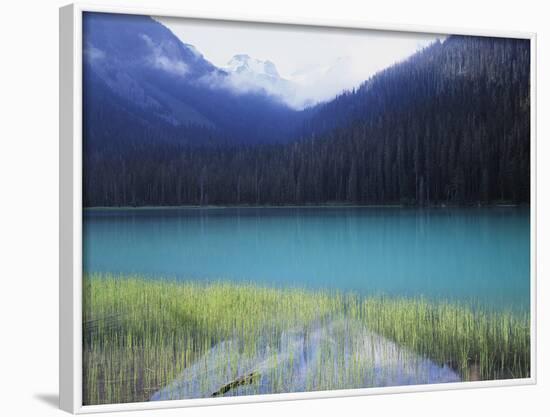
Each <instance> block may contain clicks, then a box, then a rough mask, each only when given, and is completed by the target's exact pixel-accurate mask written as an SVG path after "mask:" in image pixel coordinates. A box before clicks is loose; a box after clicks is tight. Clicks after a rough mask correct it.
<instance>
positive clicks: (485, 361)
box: [83, 275, 530, 404]
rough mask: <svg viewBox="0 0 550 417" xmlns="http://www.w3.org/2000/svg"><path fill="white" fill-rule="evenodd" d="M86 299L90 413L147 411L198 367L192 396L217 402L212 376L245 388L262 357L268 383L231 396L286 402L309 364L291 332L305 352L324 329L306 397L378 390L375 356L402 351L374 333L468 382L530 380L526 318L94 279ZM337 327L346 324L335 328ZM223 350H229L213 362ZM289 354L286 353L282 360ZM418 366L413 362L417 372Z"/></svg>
mask: <svg viewBox="0 0 550 417" xmlns="http://www.w3.org/2000/svg"><path fill="white" fill-rule="evenodd" d="M83 300H84V302H83V381H84V384H83V385H84V386H83V398H84V404H106V403H123V402H136V401H147V400H149V399H150V398H151V396H152V395H153V393H155V392H157V391H158V390H160V389H162V388H163V387H166V386H167V385H169V384H170V383H172V382H173V381H174V380H176V379H177V378H178V377H179V376H180V375H181V374H182V372H183V371H184V370H185V369H189V368H190V367H191V366H192V365H193V364H194V366H197V364H198V365H200V368H199V369H200V372H199V373H198V374H197V377H196V381H193V384H194V385H193V387H194V391H193V393H194V394H193V395H195V396H196V395H197V392H199V393H200V396H209V395H212V394H213V393H215V392H216V391H217V389H214V388H212V386H211V380H212V373H213V372H214V373H215V376H216V378H218V379H219V380H222V381H225V382H226V383H230V382H231V381H238V379H239V378H241V377H242V376H243V371H244V372H246V373H248V372H251V371H255V370H254V369H250V366H251V364H253V363H254V360H255V358H258V357H262V358H264V359H263V364H262V367H263V369H264V372H265V373H267V374H268V377H269V378H264V377H263V378H259V377H256V376H255V377H254V378H250V380H249V381H248V380H247V385H245V386H242V387H239V389H237V390H234V392H232V391H230V392H229V393H228V394H229V395H236V394H254V393H259V392H266V390H267V392H288V390H291V389H293V387H291V386H288V377H287V376H288V375H292V373H296V372H298V370H297V369H296V368H297V367H296V366H294V365H295V363H297V361H298V359H299V358H295V357H294V355H295V353H294V351H293V350H292V349H290V348H289V346H292V343H294V344H295V343H296V340H297V337H292V334H293V332H294V334H299V340H302V338H303V340H304V343H305V341H306V340H307V339H308V338H313V337H315V334H317V333H315V330H314V329H319V328H321V329H325V328H329V327H330V330H327V332H328V333H327V334H328V335H329V337H324V338H322V339H319V340H321V342H320V343H319V349H317V350H316V351H315V358H311V363H314V364H315V365H316V366H313V367H312V368H311V370H309V369H308V370H307V374H306V376H305V380H306V382H305V386H304V387H303V389H304V390H319V389H338V388H359V387H366V386H373V385H372V384H375V383H379V381H380V379H379V376H376V375H374V369H375V366H374V365H375V364H373V363H372V355H369V354H368V352H369V349H370V350H372V353H373V354H374V353H375V352H374V350H375V349H378V350H380V349H382V350H383V351H382V357H383V358H384V357H387V358H388V360H390V359H392V358H394V357H395V352H393V351H389V350H388V349H390V348H388V346H387V344H380V343H379V342H378V339H377V338H375V337H374V336H369V337H370V339H369V340H370V341H366V338H365V335H366V334H371V333H373V332H374V333H375V334H377V335H381V336H384V337H385V338H387V339H389V340H391V341H393V342H395V343H396V344H397V345H398V346H404V347H406V348H407V349H408V350H410V351H411V352H414V353H415V355H417V354H418V355H421V356H422V357H427V358H430V359H431V360H433V361H435V362H436V363H438V364H440V365H444V364H447V365H449V366H451V367H452V368H453V369H455V370H456V371H457V372H458V373H459V374H460V376H461V377H462V378H463V379H464V380H474V379H496V378H511V377H513V378H521V377H527V376H529V363H530V361H529V352H530V344H529V341H530V337H529V317H528V315H527V314H519V313H509V312H493V313H489V312H484V311H482V310H479V309H474V308H472V307H468V306H464V305H455V304H450V303H430V302H428V301H426V300H422V299H404V298H403V299H398V298H384V297H367V298H363V297H359V296H357V295H353V294H346V295H344V294H341V293H337V292H335V293H329V292H326V291H307V290H303V289H297V288H295V289H274V288H264V287H260V286H257V285H254V284H232V283H227V282H213V283H196V282H175V281H174V282H169V281H153V280H147V279H143V278H140V277H127V276H111V275H86V276H85V277H84V297H83ZM335 318H338V321H337V323H339V324H338V325H333V324H331V323H335ZM296 329H299V333H296V331H297V330H296ZM369 332H370V333H369ZM367 342H368V343H367ZM224 343H225V345H223V344H224ZM377 343H378V344H377ZM220 346H226V348H225V349H224V350H223V352H222V353H221V354H219V355H217V356H213V355H212V351H213V349H215V348H216V347H218V348H219V347H220ZM266 347H267V350H266ZM384 349H385V350H384ZM393 350H395V349H393ZM266 351H269V352H270V353H269V354H265V352H266ZM281 352H287V354H286V356H285V357H284V358H283V357H281ZM365 352H367V354H365ZM378 353H379V354H380V352H378ZM209 358H210V359H209ZM403 360H405V361H406V360H408V359H407V358H404V359H403ZM414 360H415V359H414V358H413V356H412V355H411V357H410V366H411V367H414V366H415V364H414V363H413V362H414ZM212 361H214V362H212ZM246 373H245V375H246ZM376 378H378V379H376ZM266 380H268V381H269V386H267V387H266V386H265V384H266ZM427 382H429V379H427ZM262 384H264V385H262ZM218 388H221V387H218Z"/></svg>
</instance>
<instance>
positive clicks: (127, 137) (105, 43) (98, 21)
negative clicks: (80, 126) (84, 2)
mask: <svg viewBox="0 0 550 417" xmlns="http://www.w3.org/2000/svg"><path fill="white" fill-rule="evenodd" d="M83 41H84V45H83V63H84V65H83V70H84V73H83V82H84V103H83V105H84V119H85V120H84V133H85V135H84V136H85V139H86V140H85V142H86V144H89V145H90V147H89V148H88V149H89V151H90V152H94V151H95V150H96V149H97V148H98V147H100V146H110V147H113V146H114V147H116V146H119V147H128V146H138V145H142V144H150V143H156V142H168V143H173V144H187V145H194V146H203V145H211V144H221V143H233V144H237V143H239V144H246V143H267V142H280V141H287V140H289V138H291V137H294V132H295V130H296V126H297V123H298V121H297V120H298V119H297V116H296V112H295V111H294V110H293V109H291V108H289V107H288V106H287V105H286V104H284V103H283V102H281V100H279V99H278V98H275V97H273V96H272V95H271V94H270V93H269V92H268V91H264V90H261V89H250V90H248V91H242V90H240V91H237V90H236V89H234V88H231V86H232V83H233V77H232V76H231V74H229V73H228V72H227V71H225V70H223V69H220V68H217V67H216V66H214V65H213V64H211V63H210V62H209V61H207V60H206V59H205V58H204V57H203V56H202V54H200V52H198V51H197V50H196V49H195V48H194V47H193V46H192V45H189V44H185V43H183V42H181V41H180V40H179V39H178V38H177V37H176V36H175V35H173V34H172V32H171V31H170V30H168V29H167V28H166V27H164V26H163V25H162V24H160V23H159V22H157V21H155V20H154V19H152V18H150V17H146V16H138V15H118V14H103V13H88V12H87V13H85V14H84V21H83Z"/></svg>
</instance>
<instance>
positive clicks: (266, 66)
mask: <svg viewBox="0 0 550 417" xmlns="http://www.w3.org/2000/svg"><path fill="white" fill-rule="evenodd" d="M225 70H226V71H228V72H233V73H239V74H246V73H248V74H254V75H260V76H266V77H273V78H280V76H279V72H278V71H277V68H276V67H275V64H274V63H273V62H271V61H269V60H265V61H261V60H259V59H256V58H252V57H250V56H249V55H247V54H238V55H235V56H233V58H231V60H230V61H229V62H228V63H227V66H226V67H225Z"/></svg>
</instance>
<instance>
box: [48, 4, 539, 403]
mask: <svg viewBox="0 0 550 417" xmlns="http://www.w3.org/2000/svg"><path fill="white" fill-rule="evenodd" d="M84 12H105V13H124V14H139V15H150V16H167V17H183V18H194V19H207V20H229V21H237V22H243V23H245V22H254V23H275V24H292V25H305V26H322V27H326V26H328V27H338V28H354V29H370V30H373V29H374V30H384V31H402V32H422V33H449V34H459V35H474V36H493V37H512V38H521V39H528V40H529V41H530V45H531V75H530V77H531V184H530V187H531V206H530V211H531V217H530V221H531V223H530V227H531V237H530V239H531V253H530V256H531V281H530V282H531V286H530V289H531V290H530V291H531V305H530V312H531V322H530V324H531V376H530V377H529V378H524V379H509V380H495V381H483V382H458V383H446V384H439V385H438V384H430V385H412V386H398V387H384V388H365V389H353V390H338V391H317V392H300V393H286V394H269V395H255V396H239V397H230V398H211V399H190V400H173V401H159V402H142V403H124V404H109V405H89V406H83V405H82V210H83V205H82V128H81V126H82V15H83V13H84ZM59 25H60V26H59V27H60V29H59V48H60V60H59V66H60V74H59V75H60V78H59V81H60V84H59V85H60V87H59V88H60V90H59V94H60V108H59V115H60V119H59V125H60V148H59V157H60V174H59V175H60V178H59V186H60V199H59V206H60V211H59V216H60V217H59V224H60V230H59V236H60V259H59V265H60V278H59V297H60V305H59V329H60V339H59V346H60V352H59V363H60V369H59V391H60V392H59V394H60V408H62V409H63V410H65V411H68V412H70V413H75V414H84V413H95V412H109V411H130V410H145V409H162V408H176V407H197V406H211V405H222V404H237V403H256V402H265V401H289V400H302V399H318V398H327V397H348V396H362V395H378V394H390V393H391V394H394V393H405V392H420V391H439V390H454V389H466V388H485V387H502V386H517V385H530V384H535V383H536V381H537V366H536V365H537V363H536V358H537V352H536V346H537V343H536V252H537V248H536V224H537V221H536V219H537V217H536V216H537V210H536V157H535V155H536V39H537V38H536V34H534V33H525V32H500V31H486V30H463V29H457V28H447V27H424V26H414V25H410V26H409V25H406V26H405V25H391V24H387V25H386V24H384V25H375V24H370V23H368V22H365V23H361V24H358V23H357V22H355V21H354V22H346V21H333V20H304V19H295V18H292V17H290V16H289V17H288V18H285V19H274V18H271V17H266V16H244V15H227V14H223V15H217V14H212V13H209V14H204V15H203V14H197V13H188V12H186V11H184V10H159V9H155V8H144V7H139V8H138V7H132V6H128V7H107V6H97V5H92V4H85V3H77V4H71V5H68V6H65V7H62V8H61V9H60V11H59Z"/></svg>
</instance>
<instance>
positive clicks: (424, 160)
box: [84, 36, 530, 206]
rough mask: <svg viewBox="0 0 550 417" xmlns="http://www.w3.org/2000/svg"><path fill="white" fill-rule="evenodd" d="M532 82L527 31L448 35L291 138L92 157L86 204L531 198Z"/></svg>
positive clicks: (307, 116) (313, 117)
mask: <svg viewBox="0 0 550 417" xmlns="http://www.w3.org/2000/svg"><path fill="white" fill-rule="evenodd" d="M238 67H239V66H237V68H238ZM529 80H530V46H529V41H528V40H521V39H504V38H489V37H473V36H451V37H449V38H447V39H446V40H445V41H444V42H436V43H434V44H433V45H431V46H429V47H427V48H425V49H424V50H422V51H420V52H418V53H416V54H414V55H413V56H411V57H410V58H409V59H407V60H405V61H403V62H401V63H398V64H396V65H393V66H391V67H389V68H387V69H385V70H383V71H381V72H379V73H378V74H376V75H374V76H373V77H371V78H370V79H368V80H366V81H365V82H364V83H363V84H362V85H361V86H359V87H358V88H357V89H355V90H352V91H350V92H346V93H344V94H342V95H340V96H338V97H337V98H336V99H334V100H332V101H330V102H328V103H324V104H321V105H318V106H315V107H314V108H310V109H307V110H305V111H303V112H294V114H299V115H300V117H301V119H300V123H301V125H300V126H301V127H300V129H301V130H300V132H301V138H299V139H297V140H295V141H292V142H291V143H285V142H284V141H282V142H279V143H274V142H269V143H266V142H264V143H258V142H256V144H255V145H253V146H252V145H250V144H247V145H235V146H233V145H232V146H225V147H220V146H214V147H209V148H189V147H187V146H183V145H181V144H177V143H173V144H171V145H159V144H157V142H155V143H153V144H152V145H151V144H150V145H149V146H147V147H144V148H142V149H137V148H136V149H134V148H125V149H124V150H123V152H118V153H105V152H103V153H102V154H98V155H96V157H94V158H92V157H90V156H89V155H87V158H86V160H85V183H84V201H85V205H86V206H112V205H114V206H118V205H122V206H124V205H186V204H224V205H227V204H254V205H257V204H260V205H264V204H274V205H285V204H326V203H341V204H410V205H434V204H437V205H439V204H461V205H462V204H475V205H477V204H491V203H499V202H507V203H510V202H513V203H528V202H529V192H530V188H529V184H530V86H529ZM287 116H288V117H289V119H287V120H291V119H290V117H292V116H289V115H288V113H287ZM209 120H213V119H209ZM247 120H248V122H247V124H246V126H250V127H251V128H253V127H254V126H258V125H257V124H255V120H251V119H247ZM269 120H272V119H269ZM280 120H283V119H280ZM101 128H104V127H101Z"/></svg>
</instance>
